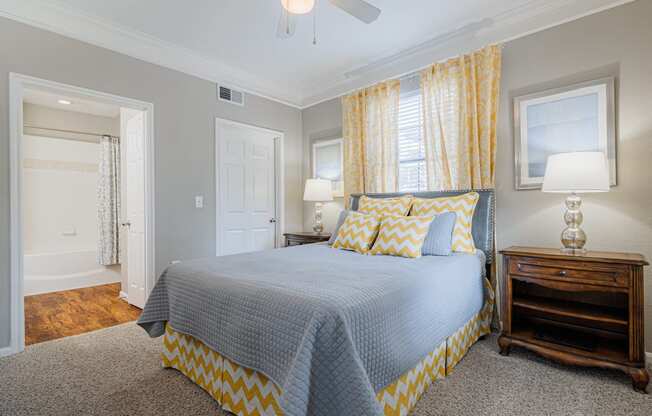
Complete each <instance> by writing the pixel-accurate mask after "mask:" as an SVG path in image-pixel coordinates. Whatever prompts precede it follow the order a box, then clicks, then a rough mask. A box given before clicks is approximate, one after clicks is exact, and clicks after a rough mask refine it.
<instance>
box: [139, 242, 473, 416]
mask: <svg viewBox="0 0 652 416" xmlns="http://www.w3.org/2000/svg"><path fill="white" fill-rule="evenodd" d="M483 269H484V255H483V254H482V253H481V252H479V254H477V255H469V254H454V255H451V256H446V257H438V256H425V257H422V258H419V259H405V258H399V257H390V256H364V255H360V254H357V253H354V252H347V251H342V250H337V249H333V248H331V247H329V246H328V245H326V244H313V245H304V246H298V247H291V248H284V249H277V250H270V251H264V252H258V253H250V254H240V255H234V256H225V257H214V258H208V259H201V260H194V261H187V262H183V263H180V264H176V265H172V266H170V267H169V268H168V269H167V270H166V271H165V272H164V273H163V275H162V276H161V278H160V279H159V281H158V282H157V284H156V286H155V287H154V289H153V290H152V293H151V295H150V297H149V300H148V301H147V305H146V306H145V309H144V311H143V313H142V315H141V317H140V319H139V320H138V324H139V325H141V326H142V327H143V328H145V330H147V332H148V333H149V335H150V336H152V337H156V336H160V335H162V334H163V332H164V327H165V323H166V322H169V323H170V324H171V325H172V327H173V328H174V329H175V330H177V331H179V332H182V333H185V334H188V335H192V336H193V337H195V338H198V339H200V340H201V341H203V342H204V343H205V344H207V345H208V346H209V347H210V348H212V349H214V350H215V351H217V352H219V353H221V354H223V355H224V356H226V357H228V358H229V359H231V360H233V361H234V362H236V363H238V364H240V365H242V366H245V367H249V368H252V369H254V370H257V371H260V372H262V373H264V374H265V375H267V376H268V377H269V378H270V379H271V380H273V381H274V382H275V383H276V384H277V385H278V386H279V387H280V388H281V390H282V392H283V394H282V399H281V407H282V408H283V410H284V412H285V414H286V415H288V416H295V415H296V416H299V415H301V416H305V415H325V416H341V415H382V414H383V412H382V409H381V408H380V406H379V405H378V403H377V401H376V399H375V393H376V392H377V391H379V390H381V389H382V388H383V387H385V386H387V385H389V384H391V383H393V382H394V381H395V380H396V379H398V378H399V377H400V376H401V375H402V374H403V373H405V372H406V371H408V370H409V369H411V368H413V367H414V366H415V365H416V364H417V363H418V362H419V361H420V360H421V359H423V358H424V357H425V356H426V355H427V354H428V353H429V352H431V351H432V350H434V348H435V347H436V346H438V345H439V344H440V343H441V342H442V341H443V340H444V339H445V338H446V337H447V336H449V335H450V334H452V333H453V332H454V331H455V330H457V329H458V328H459V327H461V326H462V325H463V324H464V323H465V322H466V321H468V320H469V319H470V318H471V317H473V315H474V314H476V313H477V312H479V311H480V309H481V308H482V304H483V282H482V278H481V275H482V271H483Z"/></svg>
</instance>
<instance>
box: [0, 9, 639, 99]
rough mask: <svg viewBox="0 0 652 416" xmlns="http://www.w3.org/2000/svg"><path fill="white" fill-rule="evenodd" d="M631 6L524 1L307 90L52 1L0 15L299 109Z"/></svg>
mask: <svg viewBox="0 0 652 416" xmlns="http://www.w3.org/2000/svg"><path fill="white" fill-rule="evenodd" d="M633 1H636V0H591V1H586V0H530V1H529V2H527V3H525V4H523V5H521V6H518V7H515V8H513V9H510V10H508V11H506V12H503V13H500V14H497V15H495V16H489V17H485V18H483V19H480V20H478V21H472V22H467V23H466V24H463V25H461V26H460V27H458V28H456V29H454V30H451V31H449V32H445V33H439V34H436V35H435V36H434V37H432V38H430V39H426V40H424V41H423V42H420V43H418V44H416V45H413V46H411V47H409V48H406V49H403V50H399V51H388V52H387V53H385V54H382V55H381V56H378V57H376V59H374V60H373V61H372V62H361V63H360V64H359V65H357V66H355V67H349V68H342V70H341V71H340V72H339V74H332V73H331V74H329V75H328V76H326V77H324V78H322V79H315V80H313V81H311V82H310V83H308V84H305V85H295V86H292V85H283V86H281V87H279V86H278V83H276V82H272V81H270V80H265V79H262V78H260V77H259V76H256V75H254V74H251V73H246V72H244V71H242V70H239V69H236V68H234V67H231V66H229V65H227V64H225V63H224V62H221V61H219V60H217V59H214V58H211V57H207V56H205V55H202V54H200V53H198V52H196V51H193V50H191V49H188V48H185V47H182V46H179V45H176V44H173V43H170V42H166V41H163V40H161V39H158V38H156V37H153V36H151V35H148V34H146V33H143V32H139V31H135V30H132V29H128V28H125V27H121V26H119V25H116V24H114V23H112V22H109V21H106V20H103V19H100V18H98V17H96V16H91V15H88V14H85V13H81V12H78V11H75V10H72V9H71V8H69V7H67V6H64V5H63V4H61V3H58V2H57V1H52V0H51V1H47V2H44V1H36V0H0V16H2V17H6V18H8V19H12V20H15V21H19V22H21V23H25V24H28V25H30V26H35V27H38V28H40V29H44V30H47V31H51V32H55V33H58V34H60V35H63V36H66V37H70V38H73V39H76V40H79V41H82V42H85V43H89V44H92V45H95V46H99V47H102V48H105V49H109V50H112V51H115V52H118V53H122V54H124V55H127V56H131V57H133V58H137V59H140V60H143V61H146V62H149V63H153V64H156V65H160V66H162V67H166V68H170V69H173V70H176V71H180V72H183V73H186V74H189V75H193V76H196V77H198V78H201V79H205V80H208V81H211V82H215V83H219V84H223V85H227V86H229V87H233V88H236V89H240V90H242V91H244V92H246V93H247V94H252V95H257V96H259V97H262V98H266V99H269V100H272V101H276V102H279V103H281V104H284V105H287V106H290V107H294V108H298V109H305V108H308V107H312V106H314V105H316V104H319V103H321V102H324V101H328V100H331V99H334V98H337V97H340V96H342V95H344V94H347V93H349V92H351V91H353V90H356V89H359V88H363V87H366V86H369V85H373V84H374V83H376V82H379V81H382V80H384V79H388V78H397V77H401V76H403V75H407V74H409V73H412V72H415V71H417V70H419V69H420V68H424V67H426V66H428V65H431V64H432V63H433V62H437V61H441V60H444V59H447V58H449V57H452V56H456V55H459V54H461V53H465V52H469V51H472V50H474V49H478V48H480V47H482V46H485V45H487V44H491V43H503V42H507V41H510V40H514V39H518V38H521V37H524V36H527V35H530V34H532V33H536V32H539V31H542V30H546V29H548V28H551V27H554V26H557V25H560V24H563V23H567V22H570V21H573V20H576V19H579V18H582V17H585V16H588V15H591V14H594V13H598V12H601V11H604V10H607V9H610V8H613V7H617V6H620V5H623V4H626V3H630V2H633Z"/></svg>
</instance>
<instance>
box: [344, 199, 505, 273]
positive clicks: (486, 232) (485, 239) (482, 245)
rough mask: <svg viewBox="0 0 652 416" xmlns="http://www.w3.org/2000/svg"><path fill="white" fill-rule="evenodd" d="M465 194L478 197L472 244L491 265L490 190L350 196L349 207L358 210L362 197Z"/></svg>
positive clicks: (492, 203) (492, 219)
mask: <svg viewBox="0 0 652 416" xmlns="http://www.w3.org/2000/svg"><path fill="white" fill-rule="evenodd" d="M467 192H477V193H478V194H479V195H480V199H479V200H478V205H477V206H476V207H475V212H474V213H473V229H472V230H471V232H472V234H473V242H474V243H475V246H476V247H477V248H479V249H480V250H482V251H483V252H484V253H485V255H486V256H487V263H488V264H492V263H493V262H494V259H495V254H494V229H495V210H494V207H495V200H494V191H493V190H492V189H481V190H473V191H440V192H439V191H438V192H434V191H433V192H396V193H384V194H352V195H351V199H350V201H349V202H350V203H349V207H350V208H351V209H352V210H354V211H355V210H357V209H358V201H359V200H360V197H361V196H362V195H367V196H368V197H369V198H392V197H397V196H401V195H414V196H415V197H418V198H440V197H442V196H454V195H462V194H465V193H467Z"/></svg>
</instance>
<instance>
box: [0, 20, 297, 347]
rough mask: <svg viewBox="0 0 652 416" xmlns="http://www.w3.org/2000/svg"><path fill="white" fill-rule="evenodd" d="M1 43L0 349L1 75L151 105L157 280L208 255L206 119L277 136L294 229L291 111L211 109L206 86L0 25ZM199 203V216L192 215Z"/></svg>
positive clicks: (3, 300)
mask: <svg viewBox="0 0 652 416" xmlns="http://www.w3.org/2000/svg"><path fill="white" fill-rule="evenodd" d="M0 39H3V41H2V42H0V348H1V347H4V346H6V345H8V342H9V157H8V153H9V123H8V117H9V108H8V104H7V103H8V101H9V98H8V95H9V82H8V81H9V72H17V73H21V74H25V75H31V76H35V77H39V78H44V79H48V80H52V81H57V82H62V83H66V84H72V85H76V86H80V87H85V88H90V89H94V90H98V91H102V92H107V93H111V94H116V95H120V96H125V97H130V98H134V99H138V100H142V101H148V102H152V103H153V104H154V117H155V140H156V230H155V233H156V263H157V264H156V266H157V273H158V272H160V271H161V270H162V269H163V268H164V267H165V265H166V264H167V263H168V262H169V261H171V260H174V259H188V258H194V257H201V256H211V255H214V253H215V202H214V201H215V186H214V185H215V177H214V176H215V174H214V172H215V169H214V130H215V117H221V118H227V119H231V120H236V121H240V122H245V123H250V124H255V125H257V126H262V127H267V128H270V129H275V130H280V131H283V132H285V138H286V140H285V149H284V151H285V161H286V165H285V166H284V168H285V178H286V183H285V190H286V198H285V210H286V212H285V218H286V228H287V229H290V230H291V229H295V230H296V229H301V228H302V224H303V207H302V202H301V192H302V186H303V183H302V175H303V164H304V154H303V139H302V135H301V129H302V125H301V112H300V111H299V110H297V109H295V108H291V107H288V106H284V105H281V104H278V103H276V102H273V101H269V100H266V99H262V98H259V97H256V96H251V95H247V97H246V106H245V107H244V108H243V107H238V106H234V105H231V104H228V103H222V102H218V101H217V100H216V98H215V85H214V84H213V83H210V82H208V81H204V80H201V79H199V78H195V77H192V76H189V75H185V74H182V73H179V72H176V71H173V70H170V69H166V68H162V67H159V66H156V65H153V64H149V63H145V62H143V61H139V60H137V59H133V58H130V57H127V56H125V55H121V54H118V53H114V52H111V51H109V50H106V49H102V48H98V47H95V46H91V45H88V44H85V43H82V42H79V41H76V40H72V39H69V38H66V37H63V36H59V35H56V34H53V33H50V32H46V31H43V30H39V29H36V28H33V27H30V26H26V25H23V24H21V23H17V22H14V21H11V20H7V19H4V18H0ZM8 39H13V41H5V40H8ZM200 194H201V195H204V197H205V207H204V208H203V209H195V208H194V195H200Z"/></svg>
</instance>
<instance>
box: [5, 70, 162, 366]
mask: <svg viewBox="0 0 652 416" xmlns="http://www.w3.org/2000/svg"><path fill="white" fill-rule="evenodd" d="M25 88H38V89H41V90H47V91H50V92H53V93H57V94H61V95H65V96H67V97H80V98H85V99H91V100H95V101H99V102H103V103H107V104H112V105H116V106H119V107H128V108H133V109H135V110H140V111H145V113H146V117H147V122H146V130H147V131H146V135H145V217H146V220H145V273H146V281H147V293H149V291H151V290H152V287H153V285H154V282H155V270H156V269H155V264H156V263H155V262H154V253H155V251H154V242H155V240H154V157H155V153H154V105H153V104H152V103H148V102H144V101H138V100H133V99H131V98H125V97H120V96H117V95H112V94H107V93H103V92H99V91H94V90H91V89H87V88H81V87H76V86H73V85H67V84H62V83H58V82H53V81H48V80H44V79H40V78H35V77H31V76H27V75H22V74H17V73H10V74H9V133H10V136H9V163H10V164H9V203H10V223H9V227H10V257H9V274H10V299H11V305H10V317H9V318H10V340H9V341H10V343H9V346H8V347H6V348H2V349H0V356H5V355H11V354H15V353H18V352H21V351H23V350H24V349H25V310H24V295H23V280H24V276H23V222H22V221H23V220H22V193H23V189H22V187H23V183H22V177H23V175H22V169H23V161H22V143H21V141H22V140H21V138H22V137H23V96H24V90H25Z"/></svg>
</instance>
